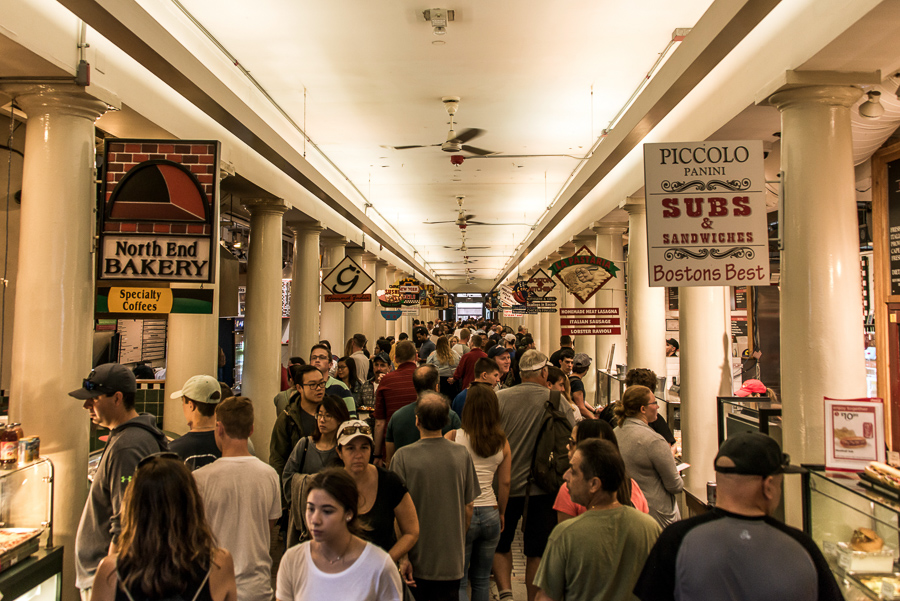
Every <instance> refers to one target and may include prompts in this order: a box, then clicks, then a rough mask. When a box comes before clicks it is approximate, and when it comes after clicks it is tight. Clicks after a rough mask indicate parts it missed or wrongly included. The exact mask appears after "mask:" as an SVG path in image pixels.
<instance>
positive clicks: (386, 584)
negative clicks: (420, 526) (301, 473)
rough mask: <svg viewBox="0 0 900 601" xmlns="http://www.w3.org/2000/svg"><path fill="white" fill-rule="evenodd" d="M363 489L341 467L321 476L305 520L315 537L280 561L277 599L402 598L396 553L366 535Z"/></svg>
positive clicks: (313, 487) (397, 600)
mask: <svg viewBox="0 0 900 601" xmlns="http://www.w3.org/2000/svg"><path fill="white" fill-rule="evenodd" d="M358 506H359V492H358V491H357V488H356V483H355V481H354V480H353V478H352V477H351V476H350V475H349V474H348V473H347V472H346V471H344V470H343V469H342V468H329V469H326V470H324V471H322V472H319V473H318V474H316V476H315V477H314V478H313V479H312V482H311V483H310V485H309V496H308V497H307V501H306V523H307V524H308V525H309V529H310V532H311V533H312V540H311V541H307V542H305V543H303V544H301V545H298V546H296V547H291V548H290V549H288V550H287V552H286V553H285V554H284V557H283V558H282V559H281V566H280V567H279V570H278V584H277V587H276V591H275V598H276V599H277V600H278V601H307V600H310V601H319V600H321V599H338V598H341V599H344V598H352V599H354V600H355V601H400V591H401V582H400V573H399V571H398V570H397V566H395V565H394V562H393V561H391V557H390V556H389V555H388V554H387V553H386V552H385V551H383V550H382V549H380V548H379V547H378V546H376V545H374V544H372V543H368V542H366V541H365V540H363V539H362V538H361V535H362V534H363V533H364V532H365V526H364V525H363V523H362V522H361V521H360V519H359V516H358V515H357V507H358Z"/></svg>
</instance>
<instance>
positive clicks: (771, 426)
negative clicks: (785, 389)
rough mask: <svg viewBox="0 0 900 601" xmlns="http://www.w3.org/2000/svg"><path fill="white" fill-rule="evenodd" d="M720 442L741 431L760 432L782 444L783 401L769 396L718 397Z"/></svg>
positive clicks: (779, 444)
mask: <svg viewBox="0 0 900 601" xmlns="http://www.w3.org/2000/svg"><path fill="white" fill-rule="evenodd" d="M717 399H718V408H717V409H718V429H719V444H720V445H721V444H722V442H723V441H724V440H725V439H726V438H730V437H731V436H734V435H735V434H737V433H739V432H760V433H761V434H765V435H767V436H771V437H772V438H774V439H775V440H776V441H778V446H779V447H782V448H783V447H784V445H783V444H782V438H783V437H782V425H781V403H771V402H769V399H768V397H754V398H752V399H751V398H750V397H722V396H720V397H717Z"/></svg>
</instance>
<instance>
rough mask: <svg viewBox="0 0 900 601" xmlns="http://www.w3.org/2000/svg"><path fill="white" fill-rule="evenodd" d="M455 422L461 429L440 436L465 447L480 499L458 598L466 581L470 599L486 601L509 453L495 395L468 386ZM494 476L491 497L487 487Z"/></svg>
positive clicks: (464, 593)
mask: <svg viewBox="0 0 900 601" xmlns="http://www.w3.org/2000/svg"><path fill="white" fill-rule="evenodd" d="M461 421H462V428H460V429H459V430H451V431H450V432H447V434H446V435H445V436H446V438H448V439H450V440H453V441H456V442H457V443H459V444H461V445H463V446H465V447H466V449H468V451H469V454H470V455H471V456H472V461H473V463H474V464H475V473H476V474H477V475H478V483H479V485H481V495H480V496H479V497H478V498H477V499H475V512H474V514H473V515H472V524H471V526H469V530H468V531H467V532H466V567H465V572H464V573H463V577H462V580H461V581H460V584H459V587H460V588H459V593H460V594H459V596H460V599H461V600H462V601H465V600H466V599H468V598H469V597H468V594H467V587H468V584H469V583H471V585H472V601H488V598H489V595H490V577H491V564H492V562H493V559H494V551H495V550H496V548H497V543H498V542H499V541H500V533H501V532H502V531H503V515H504V513H505V512H506V502H507V500H508V499H509V484H510V467H511V465H512V451H511V450H510V448H509V441H508V440H507V439H506V434H505V433H504V432H503V428H502V427H501V426H500V405H499V403H498V401H497V395H496V394H495V393H494V391H493V390H492V389H491V387H490V386H489V385H487V384H481V383H479V382H474V383H473V384H472V386H471V387H470V388H469V392H468V394H467V395H466V404H465V406H464V407H463V413H462V416H461ZM495 475H496V476H497V491H496V493H495V492H494V488H493V484H492V483H493V482H494V476H495Z"/></svg>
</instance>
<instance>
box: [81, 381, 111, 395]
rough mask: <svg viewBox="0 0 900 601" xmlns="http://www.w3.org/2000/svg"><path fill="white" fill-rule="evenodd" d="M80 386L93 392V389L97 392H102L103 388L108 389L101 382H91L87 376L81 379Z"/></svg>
mask: <svg viewBox="0 0 900 601" xmlns="http://www.w3.org/2000/svg"><path fill="white" fill-rule="evenodd" d="M81 387H82V388H84V389H85V390H87V391H89V392H93V391H95V390H97V391H99V392H103V391H105V390H109V389H108V388H107V387H106V386H104V385H103V384H100V383H99V382H91V380H90V379H88V378H85V379H84V380H82V381H81Z"/></svg>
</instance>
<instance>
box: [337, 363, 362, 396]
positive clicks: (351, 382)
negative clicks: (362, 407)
mask: <svg viewBox="0 0 900 601" xmlns="http://www.w3.org/2000/svg"><path fill="white" fill-rule="evenodd" d="M334 377H336V378H337V379H338V380H340V381H341V382H343V383H344V384H346V385H347V388H349V389H350V394H352V395H353V401H354V402H355V403H356V406H357V407H359V393H360V392H361V391H362V382H360V381H359V378H358V377H357V372H356V361H354V360H353V359H352V358H351V357H350V356H349V355H348V356H345V357H341V358H340V359H338V362H337V370H335V372H334Z"/></svg>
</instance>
